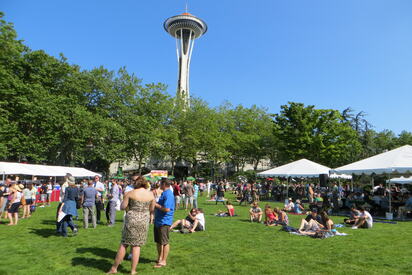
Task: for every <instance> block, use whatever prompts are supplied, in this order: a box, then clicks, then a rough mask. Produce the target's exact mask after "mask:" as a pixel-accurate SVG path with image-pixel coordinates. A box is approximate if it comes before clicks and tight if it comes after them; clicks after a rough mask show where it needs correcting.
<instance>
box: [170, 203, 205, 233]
mask: <svg viewBox="0 0 412 275" xmlns="http://www.w3.org/2000/svg"><path fill="white" fill-rule="evenodd" d="M196 215H197V210H196V209H195V208H193V209H191V210H190V212H189V214H188V215H187V216H186V218H184V219H181V220H177V221H175V222H174V223H173V224H172V226H171V227H170V229H169V231H172V230H173V229H174V228H176V227H177V226H180V227H181V230H184V229H187V230H189V232H190V233H193V232H195V229H196V227H197V226H198V224H199V220H198V219H196Z"/></svg>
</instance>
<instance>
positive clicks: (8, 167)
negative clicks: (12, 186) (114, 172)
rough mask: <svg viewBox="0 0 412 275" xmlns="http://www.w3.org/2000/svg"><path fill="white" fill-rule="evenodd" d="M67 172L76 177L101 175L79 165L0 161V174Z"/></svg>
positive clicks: (52, 173) (47, 174) (62, 173)
mask: <svg viewBox="0 0 412 275" xmlns="http://www.w3.org/2000/svg"><path fill="white" fill-rule="evenodd" d="M67 173H70V174H72V175H73V177H78V178H84V177H94V176H96V175H98V176H101V175H100V174H99V173H96V172H93V171H90V170H87V169H85V168H79V167H65V166H52V165H39V164H24V163H16V162H0V174H2V175H31V176H47V177H64V176H65V175H66V174H67Z"/></svg>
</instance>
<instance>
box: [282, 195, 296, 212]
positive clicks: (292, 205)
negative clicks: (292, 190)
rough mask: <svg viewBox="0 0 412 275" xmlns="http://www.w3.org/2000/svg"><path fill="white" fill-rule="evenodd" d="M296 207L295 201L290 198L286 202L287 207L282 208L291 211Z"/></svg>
mask: <svg viewBox="0 0 412 275" xmlns="http://www.w3.org/2000/svg"><path fill="white" fill-rule="evenodd" d="M294 208H295V204H294V203H293V201H292V198H289V200H288V202H287V203H285V207H284V208H283V209H282V210H283V211H286V212H291V211H293V209H294Z"/></svg>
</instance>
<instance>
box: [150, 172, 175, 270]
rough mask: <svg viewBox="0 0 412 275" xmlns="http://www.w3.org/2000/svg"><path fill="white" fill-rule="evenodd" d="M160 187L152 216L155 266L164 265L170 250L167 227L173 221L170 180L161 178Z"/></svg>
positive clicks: (173, 205) (173, 206)
mask: <svg viewBox="0 0 412 275" xmlns="http://www.w3.org/2000/svg"><path fill="white" fill-rule="evenodd" d="M160 188H161V189H162V190H163V193H162V195H161V196H160V198H159V201H158V202H157V203H156V206H155V218H154V241H155V242H156V244H157V253H158V258H157V264H156V265H155V266H154V267H156V268H160V267H163V266H166V260H167V256H168V254H169V250H170V245H169V229H170V226H171V225H172V223H173V214H174V212H175V198H174V195H173V191H172V190H171V189H170V181H169V180H167V179H162V181H161V183H160Z"/></svg>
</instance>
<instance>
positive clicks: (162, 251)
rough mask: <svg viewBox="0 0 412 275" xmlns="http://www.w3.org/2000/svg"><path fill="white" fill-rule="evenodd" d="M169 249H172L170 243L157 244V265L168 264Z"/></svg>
mask: <svg viewBox="0 0 412 275" xmlns="http://www.w3.org/2000/svg"><path fill="white" fill-rule="evenodd" d="M169 250H170V245H169V244H165V245H161V244H159V243H158V244H157V253H158V258H157V264H156V265H155V267H162V266H166V263H167V262H166V261H167V256H168V255H169Z"/></svg>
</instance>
